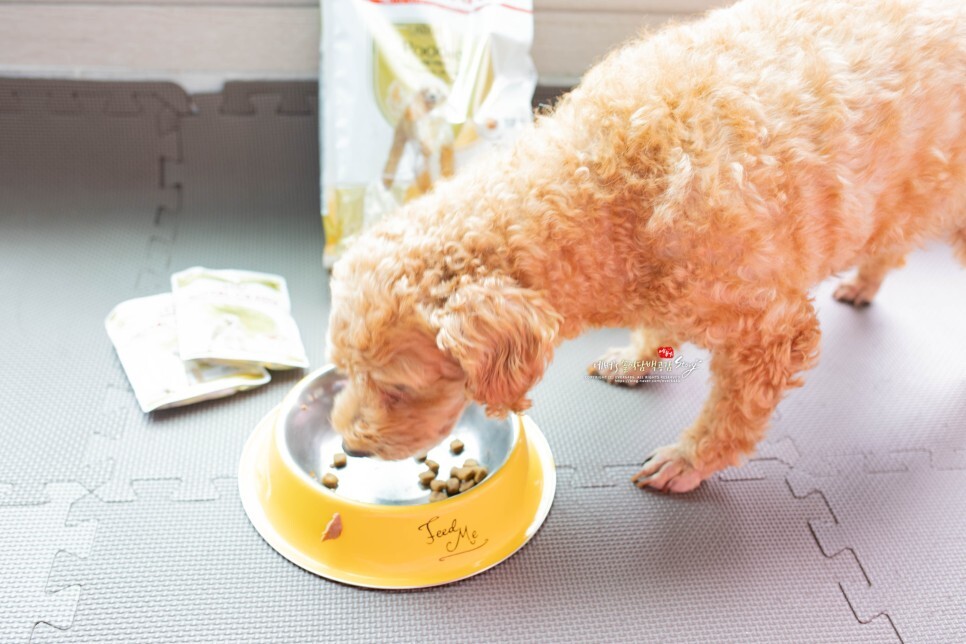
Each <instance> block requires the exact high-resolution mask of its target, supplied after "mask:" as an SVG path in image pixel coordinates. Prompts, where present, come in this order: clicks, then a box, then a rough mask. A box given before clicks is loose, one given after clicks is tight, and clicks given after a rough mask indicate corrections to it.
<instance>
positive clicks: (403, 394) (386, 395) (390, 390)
mask: <svg viewBox="0 0 966 644" xmlns="http://www.w3.org/2000/svg"><path fill="white" fill-rule="evenodd" d="M380 394H381V397H382V400H383V402H384V403H385V404H386V405H389V406H392V405H397V404H399V403H400V402H402V401H403V400H405V399H406V398H407V397H408V396H409V388H408V387H406V386H404V385H388V386H386V387H384V388H382V390H381V391H380Z"/></svg>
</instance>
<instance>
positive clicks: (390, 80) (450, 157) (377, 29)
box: [320, 0, 536, 266]
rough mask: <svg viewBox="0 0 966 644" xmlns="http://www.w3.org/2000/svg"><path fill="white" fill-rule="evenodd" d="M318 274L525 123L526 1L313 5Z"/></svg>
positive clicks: (334, 0) (528, 91) (528, 75)
mask: <svg viewBox="0 0 966 644" xmlns="http://www.w3.org/2000/svg"><path fill="white" fill-rule="evenodd" d="M321 2H322V49H321V54H322V60H321V64H320V68H321V70H322V82H321V83H320V93H321V96H320V104H321V105H322V222H323V226H324V229H325V240H326V244H325V254H324V261H325V264H326V266H331V265H332V263H333V262H334V261H335V260H336V259H338V257H339V255H340V254H341V253H342V252H343V250H344V249H345V248H346V247H347V246H348V244H350V243H351V242H352V239H353V238H354V237H355V236H356V235H358V234H359V233H360V232H361V231H362V230H364V229H365V228H366V227H367V226H369V225H371V224H372V223H373V222H375V221H376V220H378V219H379V218H381V217H382V216H383V215H384V214H386V213H387V212H390V211H392V210H394V209H395V208H397V207H398V206H399V205H400V204H402V203H405V202H406V201H408V200H410V199H413V198H414V197H417V196H419V195H421V194H423V193H425V192H427V191H428V190H430V189H431V188H432V186H433V184H434V183H435V182H436V181H438V180H440V179H441V178H445V177H448V176H450V175H452V174H453V173H454V172H458V171H459V170H460V168H461V167H464V166H465V165H466V164H467V163H470V162H471V160H472V159H473V158H474V157H476V156H479V155H480V154H483V153H485V152H486V151H488V150H490V149H493V148H495V147H500V146H503V145H506V144H507V143H509V142H510V141H512V140H513V139H514V138H515V137H516V135H517V134H518V133H519V131H520V130H521V129H522V128H523V127H525V126H526V125H527V124H529V123H530V122H531V121H532V119H533V115H532V110H531V106H530V101H531V99H532V97H533V89H534V87H535V85H536V70H535V68H534V66H533V61H532V60H531V58H530V45H531V42H532V41H533V2H532V0H433V1H432V2H430V1H428V0H321Z"/></svg>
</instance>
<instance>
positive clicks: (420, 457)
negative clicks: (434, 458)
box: [413, 450, 429, 463]
mask: <svg viewBox="0 0 966 644" xmlns="http://www.w3.org/2000/svg"><path fill="white" fill-rule="evenodd" d="M427 456H429V454H427V452H426V450H423V451H422V452H420V453H419V454H416V455H415V456H413V458H415V459H416V460H417V461H418V462H420V463H422V462H423V461H425V460H426V457H427Z"/></svg>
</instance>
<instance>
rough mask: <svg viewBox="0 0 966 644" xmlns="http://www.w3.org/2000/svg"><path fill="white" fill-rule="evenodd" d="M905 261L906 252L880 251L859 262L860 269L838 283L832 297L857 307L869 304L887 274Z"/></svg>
mask: <svg viewBox="0 0 966 644" xmlns="http://www.w3.org/2000/svg"><path fill="white" fill-rule="evenodd" d="M905 263H906V259H905V253H880V254H878V255H873V256H872V257H868V258H866V259H865V260H864V261H863V262H862V263H861V264H859V270H858V271H857V272H856V274H855V275H854V276H853V277H852V278H851V279H847V280H844V281H843V282H842V283H841V284H839V285H838V288H836V289H835V293H834V294H833V295H832V297H834V298H835V299H836V300H838V301H839V302H845V303H846V304H851V305H852V306H855V307H862V306H868V305H869V304H870V303H871V302H872V298H874V297H875V294H876V293H878V292H879V287H880V286H882V280H883V279H885V276H886V274H887V273H888V272H889V271H891V270H892V269H895V268H901V267H902V266H904V265H905Z"/></svg>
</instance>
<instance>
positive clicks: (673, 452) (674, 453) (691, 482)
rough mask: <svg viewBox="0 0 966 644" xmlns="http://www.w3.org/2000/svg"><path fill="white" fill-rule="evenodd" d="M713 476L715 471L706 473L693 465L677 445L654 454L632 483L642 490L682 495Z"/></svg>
mask: <svg viewBox="0 0 966 644" xmlns="http://www.w3.org/2000/svg"><path fill="white" fill-rule="evenodd" d="M712 474H714V470H710V471H704V470H701V469H699V468H697V467H695V466H694V465H692V464H691V462H690V461H689V460H688V459H687V458H685V456H684V455H683V453H682V451H681V448H680V447H679V446H678V445H677V444H676V443H675V444H674V445H667V446H665V447H662V448H660V449H658V450H655V451H654V452H652V453H651V455H650V456H648V457H647V459H646V460H645V461H644V465H643V466H642V469H641V471H640V472H638V473H637V474H635V475H634V476H633V477H631V481H633V482H634V484H635V485H637V487H639V488H642V489H643V488H646V487H651V488H654V489H655V490H659V491H661V492H677V493H681V492H690V491H691V490H693V489H695V488H696V487H698V486H699V485H701V481H703V480H705V479H706V478H708V477H709V476H711V475H712Z"/></svg>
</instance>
